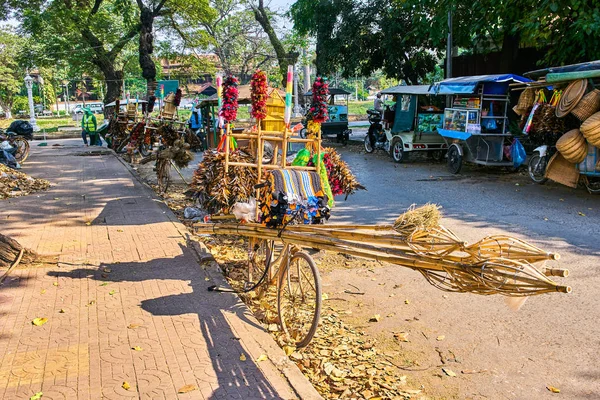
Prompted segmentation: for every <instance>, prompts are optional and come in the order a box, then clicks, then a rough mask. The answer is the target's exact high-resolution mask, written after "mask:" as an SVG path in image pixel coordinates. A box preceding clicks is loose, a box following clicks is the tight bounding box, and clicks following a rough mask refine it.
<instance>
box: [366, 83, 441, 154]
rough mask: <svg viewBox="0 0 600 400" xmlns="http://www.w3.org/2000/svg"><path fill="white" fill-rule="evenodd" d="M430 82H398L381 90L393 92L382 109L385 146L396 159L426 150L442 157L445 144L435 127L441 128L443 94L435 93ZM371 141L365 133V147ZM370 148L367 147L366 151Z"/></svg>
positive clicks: (382, 92)
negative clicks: (396, 84) (420, 83)
mask: <svg viewBox="0 0 600 400" xmlns="http://www.w3.org/2000/svg"><path fill="white" fill-rule="evenodd" d="M430 88H431V86H430V85H414V86H407V85H399V86H394V87H391V88H388V89H385V90H382V91H381V94H383V95H387V96H392V99H393V104H392V105H391V106H386V109H385V111H384V113H383V126H382V128H383V130H384V131H385V135H386V137H385V138H384V139H385V141H384V147H383V148H384V149H385V150H386V151H387V152H388V153H390V155H391V156H392V159H393V160H394V161H395V162H402V161H406V159H407V158H408V155H409V153H411V152H413V151H425V152H427V153H428V154H429V155H431V157H433V158H435V159H439V160H441V159H442V158H443V156H444V154H445V152H446V149H447V147H448V145H447V144H446V141H445V140H444V138H443V137H442V136H441V135H440V134H439V132H438V130H439V129H440V128H442V120H443V116H444V111H443V108H444V101H445V98H446V97H445V96H436V95H435V94H434V93H432V92H431V91H430ZM371 147H372V145H371V142H370V141H369V136H368V135H367V136H366V137H365V150H366V151H367V152H368V153H370V152H372V151H373V149H371ZM369 150H370V151H369Z"/></svg>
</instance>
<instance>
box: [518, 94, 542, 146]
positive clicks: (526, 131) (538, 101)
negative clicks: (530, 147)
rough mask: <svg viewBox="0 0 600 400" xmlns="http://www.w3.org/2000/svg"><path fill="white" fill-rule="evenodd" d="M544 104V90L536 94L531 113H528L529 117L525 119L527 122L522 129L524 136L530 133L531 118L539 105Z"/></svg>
mask: <svg viewBox="0 0 600 400" xmlns="http://www.w3.org/2000/svg"><path fill="white" fill-rule="evenodd" d="M545 102H546V94H545V93H544V90H543V89H541V90H539V91H538V92H537V97H536V100H535V104H534V105H533V108H532V109H531V112H530V113H529V117H528V118H527V122H526V123H525V128H523V133H524V134H526V135H529V133H530V132H531V129H532V126H533V117H534V115H535V113H536V111H537V109H538V108H539V107H540V104H542V103H545Z"/></svg>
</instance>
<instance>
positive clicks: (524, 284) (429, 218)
mask: <svg viewBox="0 0 600 400" xmlns="http://www.w3.org/2000/svg"><path fill="white" fill-rule="evenodd" d="M439 217H440V214H439V209H438V207H437V206H435V205H427V206H426V207H424V209H422V210H421V209H419V208H414V207H411V209H410V210H409V211H408V212H407V213H405V215H403V216H401V217H400V218H398V220H399V221H400V223H399V224H398V226H399V227H400V228H404V229H405V230H406V231H408V230H409V228H410V227H413V228H414V227H417V229H416V230H414V231H413V233H412V236H413V239H415V238H416V237H415V234H416V236H419V238H417V239H419V240H422V243H427V242H429V243H435V242H436V241H437V242H439V239H440V238H443V240H445V241H446V242H447V243H446V250H445V251H443V252H440V251H439V249H440V248H435V247H434V248H432V251H431V252H428V251H427V249H425V248H420V249H418V250H415V243H413V242H411V241H410V239H409V240H407V237H406V236H405V235H404V234H399V233H398V232H397V231H396V230H395V229H396V228H395V227H394V226H377V225H370V226H369V225H366V226H359V225H356V226H344V225H329V226H328V225H311V226H310V227H309V226H305V225H290V226H288V227H287V228H286V229H285V230H284V231H282V232H279V230H276V229H270V228H266V227H264V226H261V225H257V224H245V225H240V224H237V223H224V224H196V225H194V228H195V229H196V232H197V233H205V234H210V233H214V234H233V235H236V234H237V235H243V236H247V237H253V238H259V239H263V240H281V241H283V242H284V243H287V244H295V245H298V246H304V247H313V248H318V249H323V250H331V251H337V252H342V253H346V254H350V255H355V256H358V257H364V258H368V259H373V260H378V261H384V262H390V263H393V264H396V265H400V266H403V267H408V268H411V269H415V270H417V271H419V272H420V273H421V274H423V276H424V277H425V278H426V279H427V281H428V282H429V283H431V284H432V285H434V286H436V287H437V288H439V289H441V290H445V291H452V292H471V293H477V294H484V295H489V294H503V295H507V296H530V295H536V294H541V293H549V292H563V293H569V292H570V291H571V288H570V287H568V286H564V285H559V284H557V283H556V282H554V281H552V280H551V279H549V278H548V276H567V275H568V271H567V270H564V269H546V270H545V271H544V272H542V271H540V270H538V269H537V268H536V267H535V266H534V265H533V263H538V262H540V263H543V262H545V261H546V260H556V259H558V255H556V254H553V253H548V252H545V251H543V250H541V249H539V248H537V247H535V246H533V245H530V244H529V243H527V242H525V241H522V240H519V239H516V238H511V237H507V236H495V237H488V238H485V239H483V240H481V241H480V242H477V243H475V244H473V245H470V246H468V245H467V244H466V243H465V242H462V241H460V240H459V239H458V238H457V237H456V236H454V235H453V234H452V233H451V232H450V231H448V230H446V229H445V228H443V227H442V226H439V225H436V224H435V223H434V221H436V220H437V221H438V222H439ZM395 225H397V224H395ZM423 226H428V229H429V230H428V231H427V232H425V231H423V230H419V228H418V227H423ZM417 232H418V233H417ZM441 234H444V235H445V236H440V235H441ZM451 247H452V248H451Z"/></svg>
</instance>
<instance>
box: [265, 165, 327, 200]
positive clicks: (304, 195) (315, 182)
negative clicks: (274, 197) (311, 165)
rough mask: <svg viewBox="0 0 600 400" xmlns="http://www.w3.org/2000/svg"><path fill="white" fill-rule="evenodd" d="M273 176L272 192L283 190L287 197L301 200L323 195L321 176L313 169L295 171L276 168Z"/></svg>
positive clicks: (272, 172)
mask: <svg viewBox="0 0 600 400" xmlns="http://www.w3.org/2000/svg"><path fill="white" fill-rule="evenodd" d="M271 174H272V176H273V192H275V193H279V192H283V193H284V194H285V195H286V196H287V197H288V199H290V200H291V199H293V198H298V199H300V200H302V201H306V200H308V199H309V198H310V197H321V196H323V188H322V185H321V178H320V177H319V175H318V174H317V173H316V172H314V171H297V170H294V169H281V170H279V169H276V170H273V171H271Z"/></svg>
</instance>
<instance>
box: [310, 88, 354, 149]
mask: <svg viewBox="0 0 600 400" xmlns="http://www.w3.org/2000/svg"><path fill="white" fill-rule="evenodd" d="M349 96H350V92H347V91H345V90H344V89H338V88H329V96H328V98H327V104H328V110H327V111H328V118H327V121H325V122H323V123H322V124H321V134H322V135H336V137H337V141H338V142H342V143H344V144H345V143H346V142H347V141H348V138H349V137H350V134H351V133H352V130H351V129H348V98H349ZM304 97H305V104H310V103H311V98H312V91H310V92H307V93H304ZM303 122H306V121H303ZM304 125H305V126H306V124H304ZM300 136H301V137H306V129H303V130H302V131H300Z"/></svg>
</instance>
